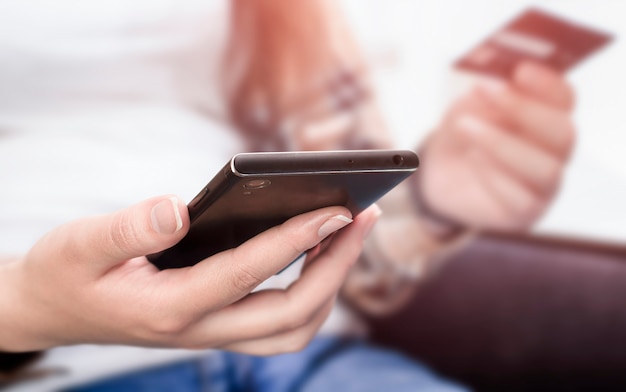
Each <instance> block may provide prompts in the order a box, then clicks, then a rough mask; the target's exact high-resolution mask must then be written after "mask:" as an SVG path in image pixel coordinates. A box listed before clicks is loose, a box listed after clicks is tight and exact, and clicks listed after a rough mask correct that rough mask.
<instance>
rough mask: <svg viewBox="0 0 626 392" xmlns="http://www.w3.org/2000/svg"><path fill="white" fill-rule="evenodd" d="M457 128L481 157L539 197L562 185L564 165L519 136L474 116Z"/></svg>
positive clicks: (466, 117) (459, 123)
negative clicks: (538, 194) (487, 158)
mask: <svg viewBox="0 0 626 392" xmlns="http://www.w3.org/2000/svg"><path fill="white" fill-rule="evenodd" d="M456 126H457V128H459V129H460V130H461V131H462V132H463V133H464V134H465V135H467V136H469V138H470V140H471V141H472V142H473V147H474V148H475V149H476V151H477V152H478V153H484V154H486V155H487V156H488V157H489V158H490V159H491V160H492V162H493V164H494V165H495V166H497V167H500V168H501V169H502V170H503V171H504V172H506V173H509V174H510V175H511V178H512V179H517V180H518V181H520V182H522V183H525V184H527V185H528V187H530V188H532V189H534V190H535V191H536V192H537V193H540V194H542V195H548V194H552V193H553V192H554V189H556V187H557V186H558V184H559V183H560V179H561V174H562V169H563V163H562V162H561V161H559V160H558V159H556V158H555V157H554V156H552V155H550V154H548V153H546V152H545V151H543V150H541V149H539V148H537V147H535V146H534V145H532V144H529V143H527V142H526V141H525V140H523V139H520V138H519V137H518V136H516V135H514V134H511V133H510V132H507V131H505V130H504V129H501V128H499V127H497V126H495V125H493V124H490V123H488V122H485V121H482V120H480V119H479V118H476V117H473V116H470V115H466V116H463V117H461V118H459V120H458V121H457V124H456Z"/></svg>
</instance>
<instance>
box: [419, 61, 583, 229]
mask: <svg viewBox="0 0 626 392" xmlns="http://www.w3.org/2000/svg"><path fill="white" fill-rule="evenodd" d="M573 105H574V94H573V92H572V90H571V88H570V87H569V86H568V84H567V83H566V81H565V80H564V79H563V77H562V76H561V75H559V74H557V73H555V72H553V71H551V70H549V69H547V68H545V67H542V66H539V65H536V64H530V63H525V64H521V65H520V66H519V67H518V68H517V69H516V72H515V74H514V75H513V77H512V80H511V82H509V83H508V84H507V83H504V82H502V83H498V84H491V85H489V84H483V85H479V86H478V88H476V89H474V90H473V91H472V92H471V93H470V94H469V95H467V96H465V97H463V98H461V99H460V100H459V101H457V102H456V104H455V105H454V106H453V107H452V108H451V109H450V110H449V112H448V114H447V115H446V117H445V118H444V120H443V122H442V123H441V125H440V126H439V127H438V129H436V130H435V132H434V133H433V134H432V135H431V137H430V138H429V139H428V140H427V142H426V144H425V146H424V148H423V151H422V155H421V158H422V168H421V169H420V171H421V174H420V175H421V178H420V186H421V194H422V196H423V199H424V201H425V204H426V205H427V209H430V210H431V211H432V212H434V213H435V214H436V215H439V216H441V217H444V218H447V219H450V220H452V221H456V222H458V223H460V224H463V225H468V226H472V227H479V228H487V227H488V228H498V229H523V228H527V227H528V226H530V225H531V224H532V223H533V222H534V221H535V220H536V219H537V218H538V217H540V216H541V214H542V213H543V212H544V210H545V209H546V207H547V206H548V205H549V203H550V201H551V200H552V198H553V197H554V195H555V193H556V191H557V190H558V188H559V183H560V181H561V178H562V174H563V169H564V167H565V165H566V163H567V160H568V157H569V156H570V153H571V151H572V148H573V145H574V139H575V128H574V125H573V123H572V119H571V111H572V108H573Z"/></svg>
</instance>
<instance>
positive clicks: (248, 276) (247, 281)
mask: <svg viewBox="0 0 626 392" xmlns="http://www.w3.org/2000/svg"><path fill="white" fill-rule="evenodd" d="M261 282H263V278H262V276H261V273H260V272H258V271H255V270H254V268H252V267H251V266H249V265H245V264H243V265H239V266H238V267H236V268H235V271H234V273H233V277H232V284H233V286H234V289H235V290H237V292H245V293H248V292H250V291H252V290H253V289H254V288H255V287H256V286H258V285H259V284H261Z"/></svg>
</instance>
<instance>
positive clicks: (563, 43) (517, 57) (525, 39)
mask: <svg viewBox="0 0 626 392" xmlns="http://www.w3.org/2000/svg"><path fill="white" fill-rule="evenodd" d="M612 38H613V37H612V35H611V34H608V33H606V32H602V31H599V30H597V29H594V28H590V27H588V26H583V25H581V24H579V23H575V22H572V21H569V20H565V19H563V18H561V17H558V16H555V15H553V14H549V13H547V12H545V11H542V10H539V9H537V8H530V9H528V10H526V11H524V12H523V13H522V14H521V15H519V16H518V17H516V18H515V19H513V20H512V21H511V22H509V23H508V24H506V25H505V26H503V27H502V28H501V29H499V30H498V31H496V32H495V33H493V34H491V35H490V36H489V37H487V39H485V40H484V41H483V42H482V43H480V45H478V46H477V47H475V48H474V49H472V50H471V51H470V52H469V53H467V54H465V55H464V56H462V57H461V58H460V59H458V60H457V61H456V62H455V64H454V67H455V68H457V69H459V70H463V71H470V72H475V73H480V74H484V75H489V76H495V77H498V78H509V77H510V76H511V75H512V73H513V69H514V68H515V66H516V65H517V64H519V63H520V62H521V61H525V60H528V61H534V62H539V63H543V64H545V65H547V66H550V67H552V68H554V69H556V70H558V71H561V72H565V71H567V70H569V69H570V68H572V67H573V66H574V65H576V64H578V63H580V62H581V61H582V60H583V59H584V58H586V57H588V56H589V55H591V54H592V53H593V52H595V51H597V50H598V49H600V48H601V47H603V46H604V45H606V44H607V43H608V42H609V41H611V39H612Z"/></svg>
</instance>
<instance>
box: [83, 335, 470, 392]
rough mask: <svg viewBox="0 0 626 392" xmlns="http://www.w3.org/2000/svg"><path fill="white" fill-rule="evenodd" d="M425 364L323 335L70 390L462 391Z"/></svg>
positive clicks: (181, 363) (225, 353) (361, 343)
mask: <svg viewBox="0 0 626 392" xmlns="http://www.w3.org/2000/svg"><path fill="white" fill-rule="evenodd" d="M465 390H466V389H465V388H463V387H460V386H458V385H456V384H454V383H452V382H449V381H444V380H442V379H440V378H438V377H437V376H436V375H434V374H433V373H432V372H430V371H429V370H428V369H427V368H426V367H424V366H422V365H420V364H418V363H416V362H414V361H412V360H410V359H408V358H406V357H404V356H402V355H400V354H398V353H395V352H391V351H388V350H385V349H381V348H377V347H374V346H371V345H369V344H368V343H367V342H365V341H363V340H359V339H340V338H329V337H318V338H316V339H315V340H313V341H312V342H311V344H310V345H309V346H308V347H307V348H306V349H304V350H303V351H301V352H298V353H294V354H283V355H276V356H271V357H256V356H249V355H243V354H235V353H228V352H220V353H214V354H210V355H207V356H206V357H202V358H199V359H194V360H188V361H184V362H179V363H176V364H171V365H167V366H164V367H160V368H155V369H149V370H143V371H140V372H135V373H131V374H128V375H122V376H119V377H117V378H114V379H108V380H105V381H101V382H98V383H95V384H92V385H87V386H83V387H80V388H75V389H72V390H71V392H127V391H128V392H130V391H133V392H137V391H150V392H161V391H163V392H166V391H167V392H172V391H175V392H191V391H193V392H208V391H211V392H291V391H300V392H316V391H324V392H327V391H342V392H350V391H359V392H362V391H376V392H379V391H394V392H403V391H424V392H461V391H465Z"/></svg>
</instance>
